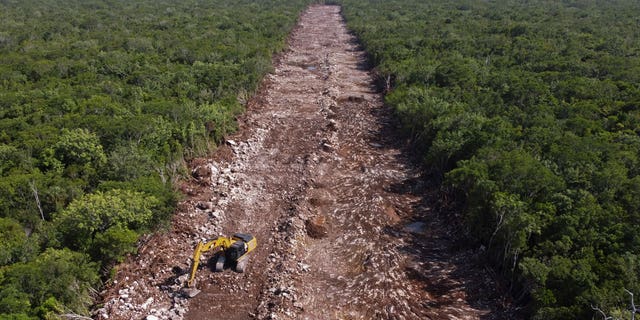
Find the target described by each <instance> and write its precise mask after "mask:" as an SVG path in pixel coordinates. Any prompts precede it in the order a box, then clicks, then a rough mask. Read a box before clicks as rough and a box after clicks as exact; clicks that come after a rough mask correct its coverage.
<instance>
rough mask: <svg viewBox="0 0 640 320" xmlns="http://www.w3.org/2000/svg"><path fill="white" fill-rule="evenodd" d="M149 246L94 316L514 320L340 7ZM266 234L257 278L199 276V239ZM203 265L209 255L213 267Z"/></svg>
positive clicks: (317, 12)
mask: <svg viewBox="0 0 640 320" xmlns="http://www.w3.org/2000/svg"><path fill="white" fill-rule="evenodd" d="M240 126H241V129H240V130H239V132H238V133H237V134H236V135H234V136H232V137H228V140H227V141H226V145H224V146H222V147H221V148H219V150H218V151H217V152H216V154H215V155H213V157H212V158H210V159H197V160H194V162H193V163H192V168H193V177H194V178H193V180H192V181H188V182H185V183H184V185H183V187H182V189H183V191H184V192H185V193H186V194H187V197H186V200H184V201H183V202H182V203H181V204H180V206H179V210H178V211H177V212H176V215H175V217H174V218H173V221H172V227H171V228H170V229H169V230H167V231H166V232H161V233H157V234H154V235H151V236H149V237H148V238H146V239H144V244H143V245H142V246H141V248H140V250H139V254H138V255H136V256H135V257H131V258H130V259H128V260H127V261H126V262H125V263H123V264H122V265H121V266H120V267H119V268H118V273H117V276H116V277H115V280H113V283H111V284H110V285H109V286H108V288H107V289H106V290H105V291H104V292H102V293H101V298H102V300H103V302H104V303H103V304H102V307H101V308H99V309H97V310H96V311H95V312H94V318H96V319H214V318H215V319H249V318H257V319H513V312H512V311H513V310H512V307H511V304H510V303H509V301H507V300H506V299H504V298H500V297H501V295H500V294H499V292H500V290H498V289H496V285H495V284H494V281H493V280H492V277H490V276H489V275H488V273H487V272H486V271H485V270H483V269H482V268H480V267H478V266H477V264H476V263H474V261H475V260H474V254H473V252H472V251H470V250H467V249H461V248H464V246H460V245H459V244H458V241H457V240H456V239H457V237H456V236H455V234H454V232H455V228H453V227H452V226H451V225H450V224H448V221H447V219H446V217H445V216H444V214H443V213H442V212H441V211H439V210H438V206H437V205H436V203H437V199H435V197H434V196H433V195H432V194H433V191H432V190H433V188H432V187H431V186H429V185H428V179H426V178H424V177H423V176H422V173H421V171H420V170H419V168H418V167H417V166H414V165H413V164H412V161H411V159H410V158H409V157H408V156H407V155H406V152H403V150H402V145H403V142H402V141H400V140H399V139H398V138H397V136H395V134H394V132H395V131H394V128H395V126H394V123H393V121H392V119H391V115H390V111H389V110H388V109H387V108H386V107H384V106H383V103H382V98H381V95H380V93H379V91H378V90H377V89H376V87H375V86H374V83H373V76H372V74H371V73H370V71H369V70H368V68H367V64H366V59H365V54H364V52H362V51H361V49H360V48H359V46H358V44H357V41H356V39H354V38H353V36H351V35H350V34H349V33H348V32H347V30H346V29H345V26H344V22H343V20H342V17H341V15H340V8H339V7H337V6H321V5H315V6H311V7H310V8H309V9H308V10H307V11H306V12H304V13H303V14H302V15H301V17H300V20H299V24H298V26H297V27H296V29H295V30H294V31H293V33H292V34H291V36H290V39H289V49H288V50H287V51H286V52H284V53H283V54H282V55H281V56H280V57H279V58H278V59H277V61H276V64H275V71H274V72H273V73H272V74H270V75H268V76H267V77H266V78H265V79H264V81H263V84H262V87H261V89H260V92H259V93H258V95H257V96H256V97H254V99H253V100H252V101H251V102H250V103H249V106H248V110H247V113H246V114H245V115H244V116H243V118H242V119H240ZM235 232H244V233H250V234H253V235H254V236H255V237H256V238H257V240H258V248H257V249H256V250H255V251H254V252H253V253H252V254H251V258H250V259H251V260H250V263H249V266H248V267H247V270H246V272H245V273H241V274H240V273H235V272H233V271H230V270H228V271H225V272H223V273H213V272H212V271H211V270H210V268H208V267H206V263H203V264H204V265H205V267H204V268H202V269H201V270H199V271H198V274H197V276H196V281H197V287H198V288H199V289H200V290H202V291H201V292H200V293H199V294H198V295H197V296H195V297H193V298H188V297H186V296H185V295H184V294H183V292H182V290H181V289H182V286H183V284H184V282H185V280H186V277H187V275H186V272H187V270H188V268H189V265H190V262H191V259H190V257H191V254H192V251H193V248H194V246H195V244H196V243H197V242H198V241H199V240H200V239H206V238H213V237H216V236H218V235H231V234H233V233H235ZM203 261H205V262H206V259H205V260H203Z"/></svg>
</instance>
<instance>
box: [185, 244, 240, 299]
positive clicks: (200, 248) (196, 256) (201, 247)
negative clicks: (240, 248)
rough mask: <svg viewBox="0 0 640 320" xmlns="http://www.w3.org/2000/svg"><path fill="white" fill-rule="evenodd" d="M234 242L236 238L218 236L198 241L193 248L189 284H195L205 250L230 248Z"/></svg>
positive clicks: (190, 285)
mask: <svg viewBox="0 0 640 320" xmlns="http://www.w3.org/2000/svg"><path fill="white" fill-rule="evenodd" d="M234 242H235V240H233V239H232V238H227V237H218V238H215V239H209V240H206V241H200V242H198V244H197V245H196V248H195V250H193V264H192V265H191V273H190V274H189V280H187V286H188V287H192V286H193V280H194V279H195V277H196V271H197V270H198V265H199V264H200V256H202V253H203V252H207V251H212V250H217V249H221V250H225V249H226V248H229V247H230V246H231V244H233V243H234Z"/></svg>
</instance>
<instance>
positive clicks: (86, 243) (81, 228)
mask: <svg viewBox="0 0 640 320" xmlns="http://www.w3.org/2000/svg"><path fill="white" fill-rule="evenodd" d="M158 205H159V201H158V200H157V199H156V198H155V197H154V196H149V195H147V194H145V193H142V192H135V191H129V190H121V189H113V190H109V191H107V192H104V193H103V192H101V191H98V192H96V193H93V194H88V195H85V196H83V197H81V198H79V199H76V200H74V201H73V202H71V204H69V206H68V207H67V208H66V209H65V210H63V211H62V212H60V213H58V214H55V215H54V216H53V222H54V223H55V224H56V225H57V228H58V230H59V231H60V232H61V234H62V239H63V243H64V244H66V245H67V246H69V247H70V248H74V249H77V250H81V251H84V252H100V249H99V248H97V247H96V246H98V245H100V244H103V243H104V241H105V239H107V238H111V239H115V238H116V237H115V236H116V234H115V233H121V234H124V237H121V239H122V240H123V241H125V242H126V243H128V244H131V241H130V237H129V236H128V235H130V234H129V233H128V232H127V230H142V229H143V228H146V227H148V225H149V222H150V221H151V220H152V218H153V210H154V208H155V207H156V206H158ZM112 227H115V229H113V230H112V231H111V232H110V233H107V234H103V233H105V232H107V231H108V230H109V229H110V228H112ZM118 230H120V232H116V231H118ZM101 234H102V235H101ZM96 238H97V239H98V241H96ZM116 246H117V245H116ZM120 251H122V250H120ZM124 251H126V250H124Z"/></svg>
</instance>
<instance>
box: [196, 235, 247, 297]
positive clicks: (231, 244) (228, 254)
mask: <svg viewBox="0 0 640 320" xmlns="http://www.w3.org/2000/svg"><path fill="white" fill-rule="evenodd" d="M257 245H258V242H257V241H256V238H255V237H253V236H252V235H249V234H245V233H236V234H234V235H233V236H231V237H218V238H215V239H208V240H205V241H200V242H198V245H196V248H195V250H194V251H193V264H192V265H191V274H189V279H188V280H187V287H189V288H191V287H193V285H194V279H195V277H196V271H197V270H198V265H199V264H200V256H201V255H202V253H204V252H208V251H214V253H215V254H217V260H216V264H215V268H214V271H216V272H221V271H223V270H224V267H225V266H232V267H233V268H234V270H235V271H236V272H244V270H245V268H246V267H247V263H248V261H249V257H248V256H247V255H248V254H249V253H250V252H251V251H253V249H255V248H256V246H257ZM214 256H215V255H214Z"/></svg>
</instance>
